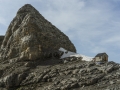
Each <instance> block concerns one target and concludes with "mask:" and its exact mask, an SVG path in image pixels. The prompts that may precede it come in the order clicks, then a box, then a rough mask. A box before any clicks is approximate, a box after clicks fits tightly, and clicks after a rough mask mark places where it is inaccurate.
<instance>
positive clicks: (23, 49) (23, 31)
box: [0, 4, 76, 60]
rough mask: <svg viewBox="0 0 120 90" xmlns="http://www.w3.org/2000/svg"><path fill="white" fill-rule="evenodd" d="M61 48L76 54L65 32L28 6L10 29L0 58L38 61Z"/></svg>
mask: <svg viewBox="0 0 120 90" xmlns="http://www.w3.org/2000/svg"><path fill="white" fill-rule="evenodd" d="M60 47H63V48H65V49H67V50H69V51H72V52H76V49H75V47H74V45H73V44H72V42H71V41H70V40H69V38H68V37H67V36H66V35H65V34H64V33H63V32H61V31H60V30H59V29H58V28H56V27H55V26H54V25H52V24H51V23H50V22H49V21H47V20H46V19H45V18H44V17H43V16H42V15H41V14H40V13H39V12H38V11H37V10H36V9H35V8H34V7H33V6H31V5H30V4H26V5H24V6H23V7H21V8H20V9H19V10H18V12H17V15H16V16H15V18H14V19H13V21H12V22H11V23H10V25H9V27H8V30H7V32H6V34H5V37H4V40H3V43H2V45H1V50H0V57H1V58H2V59H3V60H6V59H12V58H18V59H20V60H36V59H39V58H41V57H42V55H43V54H44V53H46V52H48V51H49V53H50V54H51V53H52V52H54V51H58V50H59V48H60ZM50 54H49V55H50ZM55 56H56V54H55Z"/></svg>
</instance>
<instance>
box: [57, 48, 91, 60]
mask: <svg viewBox="0 0 120 90" xmlns="http://www.w3.org/2000/svg"><path fill="white" fill-rule="evenodd" d="M59 51H62V52H64V54H63V55H62V56H61V58H60V59H63V58H67V57H82V60H83V61H92V60H93V57H89V56H85V55H82V54H78V53H75V52H71V51H68V50H66V49H64V48H62V47H61V48H60V49H59Z"/></svg>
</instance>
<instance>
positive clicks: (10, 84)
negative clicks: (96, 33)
mask: <svg viewBox="0 0 120 90" xmlns="http://www.w3.org/2000/svg"><path fill="white" fill-rule="evenodd" d="M26 64H29V65H28V66H27V65H26ZM111 88H112V89H111ZM119 89H120V64H117V63H114V62H107V63H105V64H101V65H96V64H95V63H94V62H86V61H81V60H79V59H78V60H74V61H69V62H67V63H61V62H60V60H59V59H55V58H54V59H46V60H45V61H41V60H38V61H35V62H34V61H22V62H15V63H2V62H1V63H0V90H119Z"/></svg>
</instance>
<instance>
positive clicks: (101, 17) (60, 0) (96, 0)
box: [0, 0, 120, 63]
mask: <svg viewBox="0 0 120 90" xmlns="http://www.w3.org/2000/svg"><path fill="white" fill-rule="evenodd" d="M27 3H28V4H31V5H33V6H34V7H35V8H36V9H37V10H38V11H39V12H40V13H41V14H42V15H43V16H44V17H45V18H46V19H47V20H48V21H50V22H51V23H52V24H53V25H55V26H56V27H58V28H59V29H60V30H61V31H62V32H64V33H65V34H66V35H67V36H68V37H69V38H70V40H71V41H72V42H73V43H74V45H75V47H76V49H77V52H78V53H80V54H84V55H87V56H93V57H94V56H95V55H96V54H97V53H102V52H106V53H107V54H108V55H109V60H110V61H115V62H118V63H120V60H119V59H120V0H0V35H5V33H6V30H7V27H8V26H9V24H10V22H11V21H12V19H13V18H14V17H15V15H16V12H17V11H18V9H19V8H20V7H22V6H23V5H24V4H27Z"/></svg>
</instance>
